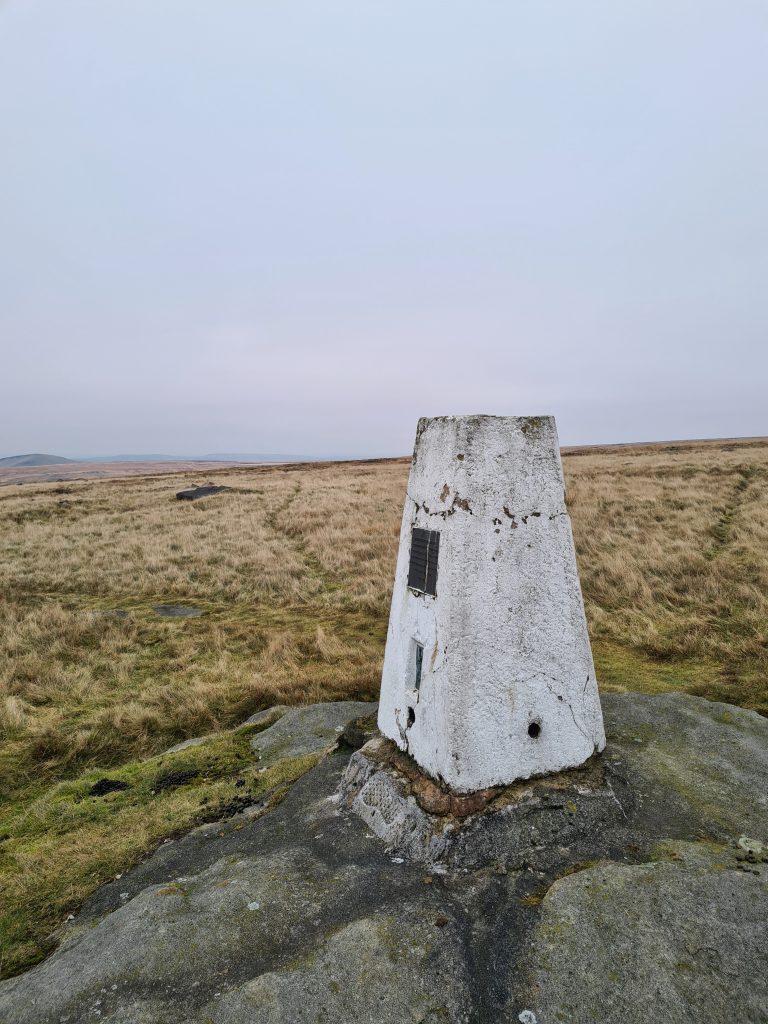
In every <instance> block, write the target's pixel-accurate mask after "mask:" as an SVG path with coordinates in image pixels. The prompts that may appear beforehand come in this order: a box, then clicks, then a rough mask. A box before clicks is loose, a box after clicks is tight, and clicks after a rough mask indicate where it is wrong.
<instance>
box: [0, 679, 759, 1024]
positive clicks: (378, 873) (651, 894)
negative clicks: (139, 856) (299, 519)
mask: <svg viewBox="0 0 768 1024" xmlns="http://www.w3.org/2000/svg"><path fill="white" fill-rule="evenodd" d="M603 707H604V714H605V720H606V731H607V734H608V746H607V748H606V751H605V753H604V754H603V755H602V758H601V760H600V762H599V764H596V765H594V766H590V767H588V768H587V769H585V771H586V772H587V774H586V775H584V776H583V777H582V782H584V783H585V784H584V785H583V786H582V787H581V788H583V789H584V790H585V793H583V794H579V781H578V777H577V776H571V777H570V778H569V779H567V780H565V781H564V785H563V787H562V788H561V789H560V790H559V792H560V796H559V797H558V796H551V798H550V799H548V800H545V799H544V796H545V794H546V792H547V791H548V789H547V787H549V791H550V793H555V792H556V791H557V789H556V782H553V781H552V780H549V781H548V782H547V783H546V784H544V783H536V782H532V783H529V784H528V791H527V794H526V793H524V792H523V791H522V790H521V791H518V792H516V793H515V792H513V793H510V792H506V793H491V794H489V795H486V797H484V798H483V799H481V800H480V801H479V803H478V805H477V806H471V805H462V806H458V805H452V804H451V803H450V800H448V801H447V802H441V801H442V797H441V795H440V792H439V791H438V792H431V793H429V792H427V789H428V787H427V786H424V785H423V784H421V783H419V782H418V780H414V779H410V780H409V779H408V777H407V775H406V776H405V778H406V783H407V786H410V787H411V788H410V790H409V791H408V792H406V793H405V797H406V798H407V799H413V800H414V802H415V804H416V806H417V807H419V809H420V811H421V812H422V813H429V814H430V815H432V816H433V817H439V818H440V817H441V818H443V819H444V822H443V823H444V824H450V825H451V829H450V831H451V832H454V833H456V834H457V835H458V836H461V835H464V836H465V839H464V840H460V841H456V842H455V843H454V845H453V846H452V847H451V848H450V850H448V852H447V854H446V853H445V851H442V852H440V854H439V855H438V856H436V857H430V858H427V859H426V860H423V861H421V862H419V861H416V860H413V859H410V858H409V856H407V855H406V852H405V851H404V849H403V848H401V847H399V846H398V845H397V844H395V846H394V847H393V848H390V849H388V848H387V845H386V843H385V842H384V841H382V840H381V839H380V838H379V837H378V836H376V835H375V834H374V832H373V831H372V830H371V829H369V828H368V827H367V826H366V823H365V822H364V821H363V820H362V819H361V818H360V817H359V816H358V815H357V814H355V813H354V812H353V811H351V810H348V809H347V808H346V807H345V806H344V803H343V801H342V800H341V799H340V797H339V787H340V784H341V781H342V779H343V778H344V776H345V773H347V772H348V768H349V763H350V757H351V756H354V757H356V758H358V761H359V759H360V756H361V755H360V753H358V754H355V755H352V752H351V750H350V748H349V747H348V746H347V744H346V743H345V742H344V741H343V740H342V741H341V742H340V744H339V745H338V746H337V747H336V749H334V750H333V751H332V752H330V753H329V754H328V755H327V756H326V757H324V759H323V760H322V761H321V762H320V763H319V764H318V765H317V766H316V767H315V768H314V769H312V770H311V771H310V772H308V773H307V774H306V775H305V776H303V778H301V779H300V780H299V781H298V782H297V783H295V784H294V786H293V787H292V789H291V790H290V792H289V793H288V794H287V796H286V797H285V799H284V800H283V802H282V803H281V804H280V805H279V806H277V807H276V808H275V809H274V810H272V811H270V812H268V813H266V814H262V815H261V816H259V812H258V810H257V809H254V810H253V811H250V810H246V811H244V812H243V813H241V814H239V815H237V816H235V817H233V818H230V819H227V820H226V821H223V822H216V823H213V824H209V825H205V826H203V827H201V828H199V829H196V830H195V831H194V832H192V833H190V834H189V835H187V836H185V837H184V838H182V839H178V840H176V841H174V842H167V843H165V844H163V845H162V846H161V847H160V849H159V850H158V851H157V852H156V853H155V854H154V855H153V856H152V857H150V858H149V859H148V860H147V861H145V862H144V863H143V864H140V865H138V866H137V867H136V868H135V869H134V870H133V871H131V872H129V873H128V874H127V875H124V876H123V877H122V878H121V879H120V880H119V881H115V882H113V883H111V884H110V885H107V886H104V887H103V888H102V889H100V890H99V891H98V892H97V893H95V894H94V896H93V897H92V898H91V899H90V900H89V901H88V903H87V904H86V905H85V906H84V907H83V909H82V911H81V913H80V914H79V916H78V918H77V919H76V920H75V922H74V923H73V926H72V928H71V929H70V931H69V933H68V935H67V936H66V938H65V939H64V941H63V942H62V944H61V946H60V948H59V949H58V950H57V951H56V952H55V953H54V954H53V955H52V956H51V957H50V958H49V959H48V960H47V961H45V962H44V963H42V964H40V965H38V966H37V967H35V968H34V969H32V970H30V971H29V972H27V973H26V974H24V975H21V976H19V977H17V978H13V979H10V980H8V981H5V982H3V983H0V1022H2V1024H64V1022H67V1024H77V1022H86V1021H88V1022H93V1021H103V1022H109V1024H211V1022H213V1024H246V1022H247V1024H309V1022H312V1024H317V1022H318V1021H356V1020H359V1021H361V1022H362V1021H366V1022H372V1024H403V1022H431V1024H437V1022H441V1024H442V1022H455V1024H460V1022H461V1024H491V1022H492V1024H502V1022H511V1024H517V1022H518V1021H521V1022H523V1024H559V1022H561V1021H567V1022H568V1024H587V1022H589V1024H593V1022H595V1021H598V1022H604V1024H614V1022H616V1024H635V1022H637V1024H640V1022H643V1024H645V1022H646V1021H648V1020H654V1021H660V1022H669V1024H685V1022H688V1021H691V1022H693V1021H696V1022H697V1024H725V1022H728V1024H731V1022H733V1021H738V1022H739V1024H764V1022H765V1021H766V1020H767V1019H768V864H766V863H765V861H766V858H767V857H768V854H766V847H765V845H763V844H765V842H766V839H767V838H768V721H767V720H765V719H763V718H760V717H759V716H758V715H756V714H754V713H752V712H749V711H744V710H741V709H738V708H734V707H730V706H728V705H724V704H713V703H709V702H707V701H705V700H702V699H699V698H694V697H688V696H682V695H665V696H657V697H647V696H640V695H636V694H622V695H608V696H606V697H605V698H604V702H603ZM367 710H368V709H367V708H366V707H365V705H361V704H354V703H351V702H350V703H349V704H348V705H347V706H346V707H342V705H336V706H333V707H332V708H331V709H330V710H329V708H328V706H327V705H326V706H325V707H324V709H323V710H320V711H318V710H316V709H315V710H313V709H311V708H307V709H293V710H291V711H289V712H287V713H286V714H283V715H281V717H280V718H279V719H278V720H277V722H276V723H275V724H274V725H272V726H270V727H269V728H268V729H266V730H264V731H263V732H260V733H259V734H258V736H256V737H254V744H255V745H257V746H258V748H259V752H258V755H257V754H255V756H261V757H262V758H264V759H265V760H268V759H270V760H271V759H272V758H278V757H280V756H288V754H287V753H286V752H290V751H295V750H304V749H310V748H311V749H313V750H317V749H328V748H329V747H332V746H333V743H334V738H335V737H339V736H344V735H346V733H344V732H342V730H344V727H345V724H346V722H349V721H352V720H353V719H358V718H360V716H361V715H363V714H364V713H365V712H366V711H367ZM348 732H349V733H350V735H355V736H357V737H358V738H359V739H360V740H362V739H365V736H366V735H367V733H366V731H365V730H361V729H360V727H359V726H356V727H355V728H354V729H351V730H348ZM270 734H272V735H270ZM353 745H356V744H353ZM365 756H367V755H365ZM590 772H592V773H593V774H592V775H589V773H590ZM606 781H607V782H609V783H610V786H611V788H612V791H613V796H612V797H611V796H610V794H609V795H608V796H606V793H607V790H605V788H604V786H605V782H606ZM348 782H349V776H348V777H347V784H348ZM414 782H416V783H417V785H416V792H414V788H413V787H414ZM350 792H351V791H348V796H349V793H350ZM425 793H426V796H425ZM566 793H569V794H570V795H564V794H566ZM574 793H575V794H576V797H579V796H582V797H583V800H582V801H581V802H580V801H579V799H573V794H574ZM590 793H591V794H592V797H590V796H589V794H590ZM596 794H597V795H596ZM419 795H420V796H421V800H422V803H419V800H418V799H417V797H418V796H419ZM444 796H445V794H443V797H444ZM593 797H594V800H595V806H597V807H599V808H601V810H600V814H599V815H598V817H596V818H590V817H589V814H590V812H589V810H588V809H587V808H588V807H589V806H590V805H589V800H590V799H592V798H593ZM425 800H426V802H427V805H428V808H429V810H428V811H427V812H425V810H424V806H423V803H424V801H425ZM430 801H431V802H430ZM526 801H527V803H526ZM609 804H610V805H611V808H612V809H610V810H609ZM521 808H523V810H522V812H521V810H520V809H521ZM516 814H517V815H518V817H519V821H518V822H517V824H516V825H515V829H517V831H516V832H515V831H514V829H513V830H512V831H509V830H507V831H506V832H505V831H504V829H503V828H501V829H499V828H497V826H496V825H494V818H496V819H497V822H498V821H501V822H502V823H503V822H504V818H505V816H506V817H508V818H512V819H514V818H515V815H516ZM526 820H527V821H528V824H529V826H530V827H529V829H528V831H527V832H526V829H525V821H526ZM515 836H517V838H515ZM537 836H538V839H537V838H536V837H537ZM473 837H474V838H473ZM483 842H484V843H485V845H484V846H483ZM478 850H481V853H478ZM473 851H474V852H473Z"/></svg>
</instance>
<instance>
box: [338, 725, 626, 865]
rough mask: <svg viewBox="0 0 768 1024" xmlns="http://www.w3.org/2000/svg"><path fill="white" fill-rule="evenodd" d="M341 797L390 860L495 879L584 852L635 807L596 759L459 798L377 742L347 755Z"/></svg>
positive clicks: (405, 757)
mask: <svg viewBox="0 0 768 1024" xmlns="http://www.w3.org/2000/svg"><path fill="white" fill-rule="evenodd" d="M340 798H341V803H342V805H343V806H346V807H348V808H350V809H351V810H352V811H354V812H355V813H356V814H358V815H359V816H360V817H361V818H362V819H363V820H364V821H365V823H366V824H367V825H368V827H369V829H370V830H371V831H372V832H373V833H374V834H375V835H376V836H378V837H379V839H381V840H382V841H383V842H384V843H385V844H386V846H387V848H388V849H389V850H390V851H391V852H392V853H393V854H394V855H397V856H402V857H403V858H407V859H408V860H411V861H417V862H423V863H425V864H428V865H430V866H431V867H432V868H433V869H434V868H437V869H438V870H439V869H440V867H441V866H443V867H445V868H446V869H451V870H455V869H457V868H459V869H461V868H466V869H475V868H478V867H482V866H486V865H489V866H492V867H496V868H497V869H498V870H500V871H514V870H519V869H522V868H534V870H547V868H548V864H549V861H550V860H552V859H553V858H554V859H555V860H557V859H558V858H560V857H562V854H563V848H564V847H567V848H568V849H569V850H572V849H573V848H574V846H578V845H579V844H581V843H583V844H584V848H585V854H586V851H587V848H588V847H589V848H590V849H591V848H592V844H593V842H594V836H595V834H596V832H600V831H601V830H602V829H603V828H604V827H605V826H606V825H609V824H610V825H611V826H613V827H614V828H615V827H616V826H617V825H618V826H620V823H621V821H622V818H624V817H626V810H627V808H628V807H629V804H630V802H631V794H630V793H629V791H628V790H626V787H625V786H624V785H623V783H622V781H621V780H620V779H619V778H618V777H616V778H613V779H611V778H609V769H608V766H606V765H605V764H604V763H603V761H602V758H601V757H600V756H599V755H596V756H595V757H593V758H591V759H590V761H588V762H587V764H585V765H582V766H581V767H580V768H575V769H570V770H568V771H564V772H558V773H557V774H554V775H547V776H544V777H541V778H538V779H528V780H526V781H525V782H517V783H513V784H512V785H509V786H501V787H496V788H493V789H484V790H479V791H478V792H475V793H468V794H456V793H452V792H450V791H449V790H448V789H447V788H444V787H441V786H440V785H439V784H438V783H436V782H435V781H434V780H433V779H431V778H430V777H429V776H427V775H425V774H424V773H423V772H422V771H421V769H420V768H419V766H418V765H417V764H416V762H415V761H414V760H413V759H412V758H410V757H408V755H406V754H404V753H402V751H400V750H398V748H397V746H396V745H395V744H394V743H392V742H391V741H390V740H387V739H385V738H382V737H376V738H374V739H372V740H370V741H369V742H368V743H366V744H365V746H363V747H362V748H361V749H360V750H358V751H357V752H356V753H355V754H353V756H352V758H351V760H350V762H349V765H348V767H347V770H346V772H345V774H344V777H343V779H342V782H341V787H340Z"/></svg>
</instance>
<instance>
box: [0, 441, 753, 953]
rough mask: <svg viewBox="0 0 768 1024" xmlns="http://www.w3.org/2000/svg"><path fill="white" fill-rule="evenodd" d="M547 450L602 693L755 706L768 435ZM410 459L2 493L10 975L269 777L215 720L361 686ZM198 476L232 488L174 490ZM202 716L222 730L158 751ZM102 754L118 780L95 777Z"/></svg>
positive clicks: (4, 927)
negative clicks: (136, 866)
mask: <svg viewBox="0 0 768 1024" xmlns="http://www.w3.org/2000/svg"><path fill="white" fill-rule="evenodd" d="M563 461H564V466H565V473H566V479H567V484H568V501H569V506H570V509H571V514H572V518H573V526H574V533H575V537H576V544H577V551H578V559H579V568H580V571H581V578H582V585H583V589H584V596H585V602H586V607H587V616H588V619H589V625H590V630H591V635H592V639H593V645H594V653H595V661H596V666H597V670H598V678H599V679H600V681H601V685H602V687H603V689H605V690H639V691H644V692H658V691H662V690H685V691H687V692H689V693H695V694H699V695H702V696H706V697H710V698H713V699H717V700H726V701H730V702H733V703H736V704H741V705H743V706H745V707H749V708H754V709H755V710H757V711H760V712H761V713H762V714H768V442H762V441H751V442H749V443H739V442H729V443H722V444H701V445H681V446H670V447H666V448H665V447H663V446H655V447H649V448H643V447H637V448H622V449H617V450H615V451H612V450H605V449H604V450H601V451H599V452H590V451H589V450H583V451H581V452H571V453H567V454H566V455H565V456H564V460H563ZM407 473H408V466H407V463H406V462H405V461H404V460H401V461H393V462H383V463H367V464H337V465H305V466H298V467H251V468H244V469H227V470H221V471H215V472H212V471H211V470H206V471H205V473H204V474H202V473H199V472H192V471H187V472H185V473H183V474H179V475H155V476H146V477H133V478H130V479H117V480H86V481H82V482H76V481H67V482H64V483H61V482H59V483H38V484H35V483H29V484H25V485H24V486H7V487H4V488H2V489H0V581H1V585H0V595H1V596H0V651H1V652H2V654H1V655H0V657H1V658H2V661H1V662H0V740H1V741H2V742H1V745H0V951H1V952H0V955H1V956H2V959H1V960H0V967H1V968H2V970H3V971H4V972H5V973H12V972H14V971H17V970H19V969H21V968H22V967H23V966H26V965H28V964H30V963H32V962H34V961H35V960H36V959H39V958H40V957H41V956H42V955H44V954H45V953H46V952H47V951H48V950H49V949H50V948H51V944H52V943H53V942H54V940H55V933H56V929H57V927H59V926H60V925H61V922H62V920H63V919H64V917H65V916H66V914H67V913H68V912H69V911H70V910H71V909H73V908H75V907H76V906H77V905H78V903H80V902H81V901H82V899H83V898H84V897H85V896H86V895H87V894H88V893H89V892H90V891H92V890H93V889H94V888H95V887H96V886H97V885H98V884H100V883H101V882H103V881H104V880H106V879H107V878H110V877H112V876H114V875H115V874H118V873H120V872H121V871H123V870H125V869H126V868H127V867H128V866H129V865H130V864H131V863H133V862H135V861H136V860H137V859H138V858H139V857H140V856H142V855H143V854H144V853H145V852H146V851H147V850H148V849H151V848H152V847H153V846H154V845H156V844H157V843H158V842H160V841H161V840H162V838H163V837H165V836H168V835H170V834H174V833H176V832H179V831H182V830H184V829H185V828H188V827H189V826H190V825H192V824H194V823H195V822H196V821H200V820H203V819H205V818H206V817H209V818H210V817H211V816H215V814H216V813H217V809H219V808H221V807H226V806H227V805H228V804H229V803H231V801H233V800H236V799H237V798H238V796H242V794H243V792H246V793H249V794H251V795H255V794H258V793H261V792H266V791H267V790H268V789H269V790H270V791H272V790H274V791H275V792H277V793H278V794H279V792H280V785H281V783H282V782H283V781H285V780H283V779H282V778H277V777H276V778H271V777H270V778H267V779H265V778H264V777H263V776H257V775H254V774H253V772H252V769H250V768H249V767H248V765H249V762H248V757H247V736H248V730H244V731H243V730H240V731H231V732H223V730H227V729H232V728H233V727H235V726H237V725H238V724H239V723H241V722H243V720H244V719H245V718H246V717H248V715H250V714H251V713H252V712H254V711H256V710H259V709H261V708H265V707H269V706H271V705H273V704H276V703H302V702H310V701H317V700H322V699H336V698H373V697H375V696H376V695H377V691H378V682H379V672H380V666H381V658H382V654H383V642H384V636H385V632H386V623H387V608H388V601H389V592H390V588H391V583H392V576H393V570H394V560H395V555H396V548H397V538H398V533H399V523H400V516H401V512H402V501H403V495H404V488H405V481H406V477H407ZM209 480H211V481H213V482H216V483H223V484H226V485H228V486H230V487H231V488H233V489H232V490H231V491H229V492H227V493H224V494H220V495H217V496H215V497H211V498H208V499H204V500H201V501H198V502H194V503H186V502H178V501H176V500H175V497H174V495H175V492H176V491H177V490H179V489H181V488H182V487H184V486H187V485H189V484H193V483H200V482H207V481H209ZM160 604H184V605H189V606H193V607H194V608H196V609H198V610H200V611H202V612H203V614H202V615H200V616H198V617H196V618H164V617H161V616H160V615H158V614H157V613H156V612H155V611H154V607H155V606H156V605H160ZM206 733H216V734H219V735H218V736H216V737H215V738H213V739H211V740H210V741H208V742H207V743H205V744H203V745H202V746H200V747H196V748H193V749H192V750H188V751H184V752H181V753H179V754H176V755H169V756H166V757H163V756H161V755H162V752H163V751H164V750H166V749H167V748H168V747H169V746H170V745H171V744H173V743H176V742H177V741H179V740H181V739H184V738H186V737H190V736H196V735H200V734H206ZM307 766H308V765H305V764H298V765H291V766H288V767H287V768H286V769H285V772H286V774H287V777H289V778H292V777H294V776H295V775H296V774H299V773H300V772H301V771H303V770H304V769H305V768H306V767H307ZM105 772H108V773H109V778H110V779H112V780H117V781H118V782H124V783H125V784H126V787H130V788H124V789H121V790H117V789H116V790H115V791H114V792H112V793H110V794H108V795H106V796H101V797H98V796H93V795H91V792H90V790H91V787H92V786H93V784H94V783H95V782H96V781H98V780H99V779H101V778H102V777H103V775H104V773H105ZM249 773H250V774H249ZM168 778H175V779H179V778H182V779H186V780H187V781H186V782H185V784H183V785H172V786H171V785H166V784H165V782H164V780H167V779H168Z"/></svg>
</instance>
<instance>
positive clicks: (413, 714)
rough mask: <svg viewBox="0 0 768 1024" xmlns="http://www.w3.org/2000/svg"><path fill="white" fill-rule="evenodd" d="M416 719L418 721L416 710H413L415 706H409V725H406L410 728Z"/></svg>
mask: <svg viewBox="0 0 768 1024" xmlns="http://www.w3.org/2000/svg"><path fill="white" fill-rule="evenodd" d="M415 721H416V712H415V711H414V710H413V708H408V725H407V726H406V728H407V729H410V728H411V726H412V725H413V723H414V722H415Z"/></svg>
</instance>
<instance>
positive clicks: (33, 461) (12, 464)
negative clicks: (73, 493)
mask: <svg viewBox="0 0 768 1024" xmlns="http://www.w3.org/2000/svg"><path fill="white" fill-rule="evenodd" d="M76 461H77V460H76V459H65V458H63V456H61V455H39V454H35V455H9V456H8V457H7V458H5V459H0V466H4V467H6V468H16V467H18V466H63V465H65V464H66V465H73V464H74V463H75V462H76Z"/></svg>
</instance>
